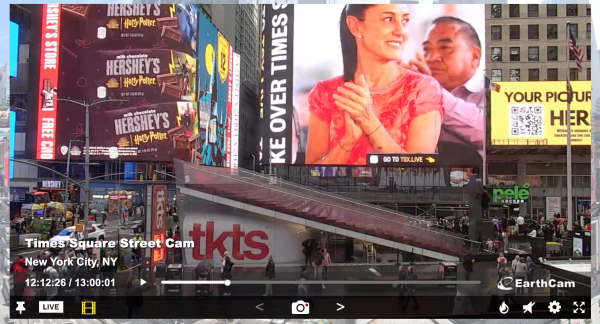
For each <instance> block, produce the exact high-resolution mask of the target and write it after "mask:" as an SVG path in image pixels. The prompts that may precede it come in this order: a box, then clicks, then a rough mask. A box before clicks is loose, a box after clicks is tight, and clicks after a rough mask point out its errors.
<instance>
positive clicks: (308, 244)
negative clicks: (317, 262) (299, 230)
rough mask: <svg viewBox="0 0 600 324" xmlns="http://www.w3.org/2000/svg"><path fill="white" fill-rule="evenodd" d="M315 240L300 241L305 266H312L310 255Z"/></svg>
mask: <svg viewBox="0 0 600 324" xmlns="http://www.w3.org/2000/svg"><path fill="white" fill-rule="evenodd" d="M314 242H315V240H313V239H307V240H304V242H302V254H304V265H305V266H307V267H312V262H311V260H310V257H311V256H312V252H313V246H314Z"/></svg>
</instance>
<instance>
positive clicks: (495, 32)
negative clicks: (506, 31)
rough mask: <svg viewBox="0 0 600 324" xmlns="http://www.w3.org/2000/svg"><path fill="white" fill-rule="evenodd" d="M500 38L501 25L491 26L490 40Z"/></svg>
mask: <svg viewBox="0 0 600 324" xmlns="http://www.w3.org/2000/svg"><path fill="white" fill-rule="evenodd" d="M500 39H502V26H492V40H500Z"/></svg>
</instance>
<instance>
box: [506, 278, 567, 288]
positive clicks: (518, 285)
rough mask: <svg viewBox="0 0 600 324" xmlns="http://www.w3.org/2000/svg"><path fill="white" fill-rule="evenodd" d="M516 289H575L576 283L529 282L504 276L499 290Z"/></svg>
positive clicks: (553, 280)
mask: <svg viewBox="0 0 600 324" xmlns="http://www.w3.org/2000/svg"><path fill="white" fill-rule="evenodd" d="M513 283H514V287H513ZM515 288H575V281H558V280H556V279H550V280H543V279H538V280H536V281H527V280H523V279H519V278H517V279H515V278H513V277H511V276H504V277H502V279H500V281H498V289H500V290H507V291H508V290H513V289H515Z"/></svg>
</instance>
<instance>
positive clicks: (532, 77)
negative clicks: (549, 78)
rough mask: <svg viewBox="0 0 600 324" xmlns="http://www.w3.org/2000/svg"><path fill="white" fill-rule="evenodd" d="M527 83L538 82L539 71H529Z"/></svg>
mask: <svg viewBox="0 0 600 324" xmlns="http://www.w3.org/2000/svg"><path fill="white" fill-rule="evenodd" d="M529 81H540V69H529Z"/></svg>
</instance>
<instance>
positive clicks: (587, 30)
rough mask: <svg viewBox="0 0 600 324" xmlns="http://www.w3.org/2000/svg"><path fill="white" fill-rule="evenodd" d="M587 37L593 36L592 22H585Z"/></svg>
mask: <svg viewBox="0 0 600 324" xmlns="http://www.w3.org/2000/svg"><path fill="white" fill-rule="evenodd" d="M585 37H586V38H592V24H591V23H587V24H585Z"/></svg>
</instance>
